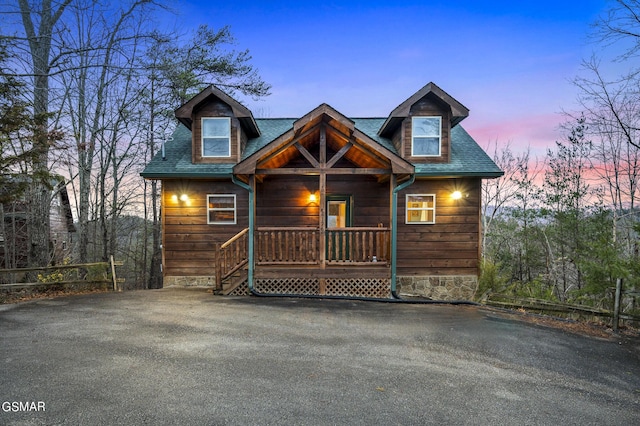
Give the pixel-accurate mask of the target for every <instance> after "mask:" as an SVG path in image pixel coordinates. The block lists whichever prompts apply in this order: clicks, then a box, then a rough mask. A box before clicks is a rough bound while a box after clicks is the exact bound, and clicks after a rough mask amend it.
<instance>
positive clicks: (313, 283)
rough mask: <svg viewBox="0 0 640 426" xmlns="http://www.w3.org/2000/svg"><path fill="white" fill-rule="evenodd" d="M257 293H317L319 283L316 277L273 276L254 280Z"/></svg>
mask: <svg viewBox="0 0 640 426" xmlns="http://www.w3.org/2000/svg"><path fill="white" fill-rule="evenodd" d="M254 288H255V289H256V291H257V292H258V293H266V294H303V295H316V294H319V291H320V285H319V281H318V279H317V278H273V279H262V280H256V283H255V287H254Z"/></svg>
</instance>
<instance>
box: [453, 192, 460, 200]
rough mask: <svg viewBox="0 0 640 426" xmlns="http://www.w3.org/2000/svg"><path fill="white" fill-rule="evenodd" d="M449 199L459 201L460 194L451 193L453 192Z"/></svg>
mask: <svg viewBox="0 0 640 426" xmlns="http://www.w3.org/2000/svg"><path fill="white" fill-rule="evenodd" d="M451 198H452V199H454V200H459V199H461V198H462V192H460V191H453V192H452V193H451Z"/></svg>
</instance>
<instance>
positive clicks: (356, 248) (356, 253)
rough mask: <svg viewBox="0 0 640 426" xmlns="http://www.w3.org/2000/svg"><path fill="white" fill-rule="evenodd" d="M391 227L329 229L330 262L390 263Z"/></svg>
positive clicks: (328, 256)
mask: <svg viewBox="0 0 640 426" xmlns="http://www.w3.org/2000/svg"><path fill="white" fill-rule="evenodd" d="M390 243H391V234H390V232H389V228H382V227H350V228H332V229H329V230H327V262H328V263H347V262H348V263H370V262H383V263H388V262H389V259H390V255H389V254H390V247H391V245H390Z"/></svg>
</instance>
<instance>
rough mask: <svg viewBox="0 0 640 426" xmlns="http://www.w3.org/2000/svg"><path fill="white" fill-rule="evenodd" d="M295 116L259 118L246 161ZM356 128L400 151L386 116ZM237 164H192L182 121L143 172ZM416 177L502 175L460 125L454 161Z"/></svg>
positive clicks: (425, 168) (422, 167) (199, 173)
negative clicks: (388, 133)
mask: <svg viewBox="0 0 640 426" xmlns="http://www.w3.org/2000/svg"><path fill="white" fill-rule="evenodd" d="M296 120H297V119H296V118H262V119H256V123H257V125H258V128H259V129H260V133H261V135H260V136H259V137H257V138H253V139H250V140H249V141H248V142H247V145H246V147H245V149H244V152H243V153H242V159H243V160H244V159H245V158H247V157H248V156H250V155H251V154H253V153H255V152H256V151H258V150H259V149H260V148H262V147H264V146H265V145H267V144H268V143H269V142H271V141H273V140H274V139H276V138H277V137H278V136H280V135H282V134H284V133H286V132H287V131H289V130H291V128H292V126H293V123H294V122H295V121H296ZM352 120H353V122H354V123H355V127H356V128H357V129H358V130H360V131H361V132H362V133H364V134H366V135H367V136H369V137H370V138H371V139H373V140H375V141H376V142H378V143H380V144H381V145H383V146H384V147H386V148H387V149H389V150H391V151H392V152H395V153H397V151H396V149H395V147H394V146H393V144H392V143H391V140H389V139H387V138H383V137H381V136H379V135H378V130H380V127H381V126H382V125H383V124H384V122H385V118H353V119H352ZM234 165H235V163H228V164H227V163H225V164H192V163H191V131H190V130H189V129H187V128H186V127H185V126H184V125H182V124H180V125H178V127H177V128H176V130H175V132H174V133H173V140H171V141H168V142H167V143H166V144H165V158H164V159H163V157H162V152H158V153H157V154H156V156H155V157H154V158H153V159H152V160H151V161H150V162H149V163H148V164H147V166H146V167H145V169H144V171H143V172H142V173H141V175H142V176H143V177H145V178H147V179H167V178H212V177H213V178H215V177H230V176H231V174H232V170H233V166H234ZM415 171H416V176H417V177H458V176H460V177H461V176H475V177H486V178H493V177H498V176H501V175H502V174H503V172H502V171H501V170H500V169H499V168H498V166H496V165H495V163H494V162H493V161H492V160H491V158H490V157H489V156H488V155H487V154H486V153H485V152H484V150H483V149H482V148H480V146H479V145H478V144H477V143H476V141H474V140H473V138H472V137H471V136H469V134H468V133H467V132H466V131H465V130H464V129H463V128H462V127H461V126H460V125H457V126H455V127H453V128H452V129H451V161H450V162H449V163H436V164H415Z"/></svg>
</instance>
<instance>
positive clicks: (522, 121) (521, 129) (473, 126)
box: [462, 114, 566, 158]
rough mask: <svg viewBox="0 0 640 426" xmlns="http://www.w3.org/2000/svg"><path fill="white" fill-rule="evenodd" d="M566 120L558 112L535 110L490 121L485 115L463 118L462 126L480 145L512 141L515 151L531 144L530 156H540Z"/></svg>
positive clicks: (550, 146) (553, 140) (557, 137)
mask: <svg viewBox="0 0 640 426" xmlns="http://www.w3.org/2000/svg"><path fill="white" fill-rule="evenodd" d="M565 121H566V118H565V117H564V116H563V115H561V114H538V115H527V116H519V117H515V118H510V119H508V120H499V121H489V120H486V119H480V120H472V119H471V117H469V120H466V121H463V123H462V126H463V127H464V128H465V130H467V132H468V133H469V134H470V135H471V136H472V137H473V138H474V139H475V140H476V141H477V142H478V143H479V144H480V145H481V146H487V144H489V143H496V142H497V143H498V146H504V145H506V144H507V143H508V144H510V145H511V148H512V150H513V151H514V152H522V151H525V150H526V149H527V148H530V150H531V155H532V157H538V158H542V157H544V155H545V154H546V150H547V148H552V147H553V146H554V144H555V142H556V141H558V140H561V139H562V138H563V137H564V135H563V131H562V129H561V128H560V125H561V124H562V123H564V122H565Z"/></svg>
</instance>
